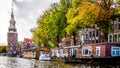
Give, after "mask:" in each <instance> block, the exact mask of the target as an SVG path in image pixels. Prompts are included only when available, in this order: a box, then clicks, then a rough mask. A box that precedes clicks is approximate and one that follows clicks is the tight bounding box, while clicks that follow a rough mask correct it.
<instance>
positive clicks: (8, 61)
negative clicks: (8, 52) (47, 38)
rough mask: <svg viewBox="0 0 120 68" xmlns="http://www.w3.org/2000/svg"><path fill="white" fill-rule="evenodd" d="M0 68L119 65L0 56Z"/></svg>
mask: <svg viewBox="0 0 120 68" xmlns="http://www.w3.org/2000/svg"><path fill="white" fill-rule="evenodd" d="M0 68H120V65H108V64H104V65H101V64H86V63H84V64H82V63H79V64H73V63H72V64H66V63H62V62H59V61H39V60H36V59H26V58H18V57H7V56H6V57H3V56H0Z"/></svg>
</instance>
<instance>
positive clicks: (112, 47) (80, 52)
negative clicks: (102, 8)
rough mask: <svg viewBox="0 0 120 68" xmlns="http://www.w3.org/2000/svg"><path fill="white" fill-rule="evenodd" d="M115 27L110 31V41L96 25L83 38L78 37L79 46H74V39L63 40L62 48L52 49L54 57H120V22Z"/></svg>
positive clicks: (116, 22)
mask: <svg viewBox="0 0 120 68" xmlns="http://www.w3.org/2000/svg"><path fill="white" fill-rule="evenodd" d="M113 27H114V30H110V31H109V34H108V39H105V38H104V37H103V36H104V35H103V33H102V32H101V31H100V29H99V28H98V27H97V26H96V25H95V26H94V27H93V28H88V29H85V32H84V34H83V36H80V35H78V37H77V38H76V40H77V45H73V43H74V41H73V38H72V37H67V41H66V38H63V39H62V42H61V43H60V44H59V46H60V47H59V48H54V49H52V53H53V54H52V56H57V57H75V58H91V57H96V58H106V57H107V58H109V57H115V56H120V22H118V21H115V22H114V24H113ZM81 37H82V38H81ZM80 40H82V43H81V41H80Z"/></svg>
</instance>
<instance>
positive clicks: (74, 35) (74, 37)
mask: <svg viewBox="0 0 120 68" xmlns="http://www.w3.org/2000/svg"><path fill="white" fill-rule="evenodd" d="M73 40H74V45H76V34H75V32H73Z"/></svg>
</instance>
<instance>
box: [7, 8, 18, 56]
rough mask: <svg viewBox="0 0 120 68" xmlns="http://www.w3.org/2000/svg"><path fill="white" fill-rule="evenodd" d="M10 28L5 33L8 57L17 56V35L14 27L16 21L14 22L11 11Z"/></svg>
mask: <svg viewBox="0 0 120 68" xmlns="http://www.w3.org/2000/svg"><path fill="white" fill-rule="evenodd" d="M9 23H10V26H9V28H8V33H7V42H8V56H17V52H18V51H17V50H18V34H17V29H16V27H15V24H16V21H15V20H14V14H13V9H12V12H11V19H10V21H9Z"/></svg>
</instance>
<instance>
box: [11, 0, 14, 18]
mask: <svg viewBox="0 0 120 68" xmlns="http://www.w3.org/2000/svg"><path fill="white" fill-rule="evenodd" d="M13 6H14V5H13V0H12V4H11V18H14V14H13Z"/></svg>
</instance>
